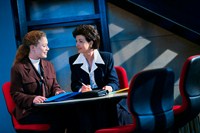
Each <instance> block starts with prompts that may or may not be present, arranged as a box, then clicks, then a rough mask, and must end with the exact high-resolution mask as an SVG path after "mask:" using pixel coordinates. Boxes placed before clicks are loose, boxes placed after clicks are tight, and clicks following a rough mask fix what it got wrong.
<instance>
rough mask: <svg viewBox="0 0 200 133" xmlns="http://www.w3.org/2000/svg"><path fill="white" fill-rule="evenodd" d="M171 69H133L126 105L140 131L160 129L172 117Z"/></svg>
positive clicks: (166, 128)
mask: <svg viewBox="0 0 200 133" xmlns="http://www.w3.org/2000/svg"><path fill="white" fill-rule="evenodd" d="M173 88H174V72H173V71H172V69H170V68H158V69H151V70H146V71H142V72H139V73H137V74H136V75H135V76H134V77H133V78H132V80H131V82H130V86H129V92H128V106H129V110H130V112H131V113H132V115H133V119H135V120H136V121H135V122H136V124H137V129H138V130H139V131H140V132H142V133H143V132H145V133H151V132H161V131H165V130H168V129H170V128H172V126H173V121H174V114H173V110H172V107H173V104H174V98H173V97H174V89H173Z"/></svg>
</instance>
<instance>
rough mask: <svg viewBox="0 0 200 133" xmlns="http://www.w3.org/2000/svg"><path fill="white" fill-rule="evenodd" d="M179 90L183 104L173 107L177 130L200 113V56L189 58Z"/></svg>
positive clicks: (182, 73) (183, 69)
mask: <svg viewBox="0 0 200 133" xmlns="http://www.w3.org/2000/svg"><path fill="white" fill-rule="evenodd" d="M179 90H180V95H181V98H182V104H181V105H175V106H174V107H173V110H174V127H175V129H178V128H180V127H183V126H184V125H186V124H187V123H188V122H189V121H191V120H193V119H194V118H195V117H197V116H198V114H199V113H200V55H194V56H190V57H188V58H187V60H186V61H185V63H184V64H183V67H182V70H181V75H180V82H179Z"/></svg>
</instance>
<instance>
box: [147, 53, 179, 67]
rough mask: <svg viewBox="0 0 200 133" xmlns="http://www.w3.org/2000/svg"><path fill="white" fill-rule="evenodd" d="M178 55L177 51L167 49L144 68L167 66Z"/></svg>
mask: <svg viewBox="0 0 200 133" xmlns="http://www.w3.org/2000/svg"><path fill="white" fill-rule="evenodd" d="M176 56H177V53H175V52H173V51H171V50H169V49H167V50H165V51H164V52H163V53H162V54H161V55H160V56H158V57H157V58H156V59H155V60H154V61H153V62H151V63H150V64H149V65H148V66H147V67H146V68H144V70H147V69H154V68H162V67H165V66H166V65H167V64H168V63H170V62H171V61H172V60H173V59H174V58H175V57H176Z"/></svg>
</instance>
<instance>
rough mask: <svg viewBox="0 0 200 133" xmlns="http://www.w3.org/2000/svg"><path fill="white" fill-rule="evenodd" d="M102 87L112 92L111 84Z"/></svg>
mask: <svg viewBox="0 0 200 133" xmlns="http://www.w3.org/2000/svg"><path fill="white" fill-rule="evenodd" d="M102 89H103V90H108V91H109V92H112V91H113V89H112V87H111V86H104V87H103V88H102Z"/></svg>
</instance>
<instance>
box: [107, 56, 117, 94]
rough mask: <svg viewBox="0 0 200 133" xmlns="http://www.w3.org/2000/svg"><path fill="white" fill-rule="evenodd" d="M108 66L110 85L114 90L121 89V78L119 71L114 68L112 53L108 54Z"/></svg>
mask: <svg viewBox="0 0 200 133" xmlns="http://www.w3.org/2000/svg"><path fill="white" fill-rule="evenodd" d="M107 59H108V60H107V62H106V64H107V66H106V67H107V68H108V77H107V78H108V84H107V85H108V86H111V87H112V88H113V91H116V90H118V89H119V80H118V76H117V72H116V70H115V68H114V59H113V56H112V54H111V53H109V54H108V56H107Z"/></svg>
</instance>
